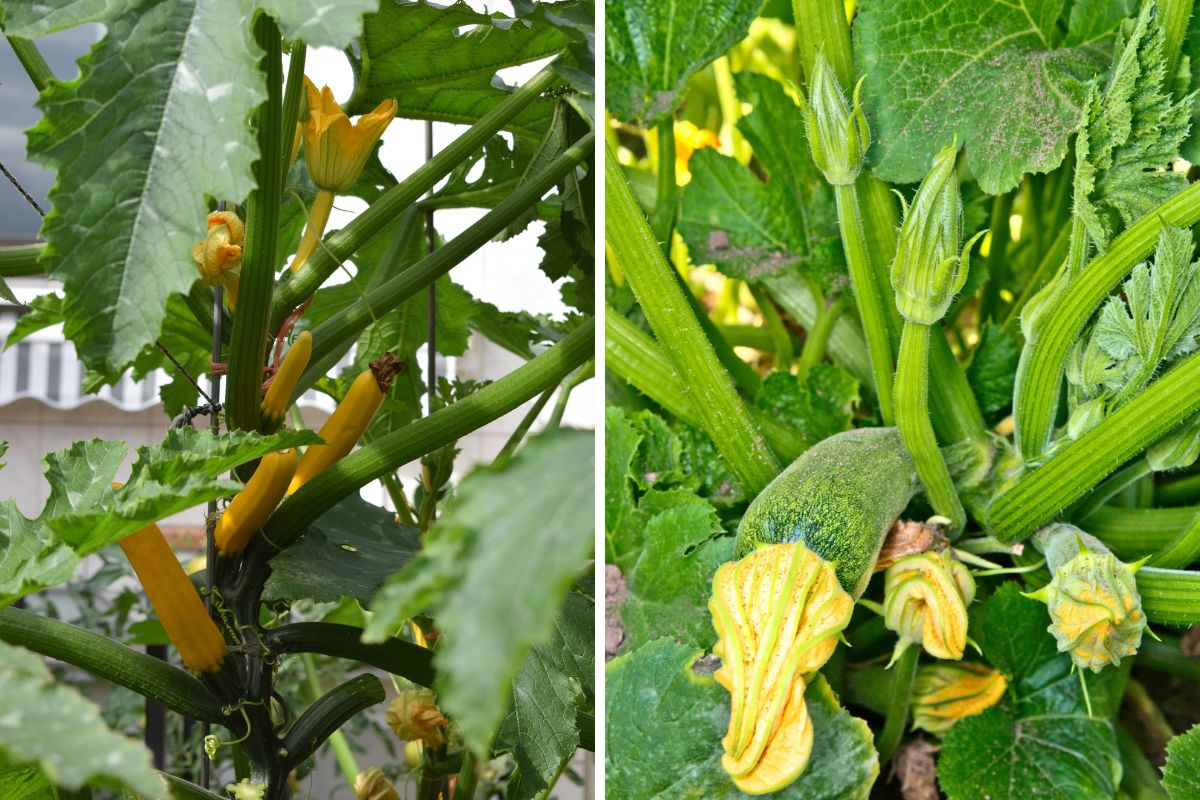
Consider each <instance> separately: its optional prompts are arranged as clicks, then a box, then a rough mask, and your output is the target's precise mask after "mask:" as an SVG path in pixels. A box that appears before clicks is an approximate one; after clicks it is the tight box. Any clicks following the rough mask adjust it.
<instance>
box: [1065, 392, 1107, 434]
mask: <svg viewBox="0 0 1200 800" xmlns="http://www.w3.org/2000/svg"><path fill="white" fill-rule="evenodd" d="M1106 407H1107V404H1106V402H1105V400H1104V398H1103V397H1094V398H1092V399H1091V400H1088V401H1086V402H1083V403H1080V404H1079V405H1077V406H1075V410H1074V411H1072V412H1071V416H1070V417H1068V418H1067V436H1069V437H1071V438H1072V439H1078V438H1079V437H1080V436H1083V435H1084V434H1085V433H1087V432H1088V431H1090V430H1091V429H1092V428H1094V427H1096V426H1097V425H1099V424H1100V423H1101V422H1103V421H1104V415H1105V409H1106Z"/></svg>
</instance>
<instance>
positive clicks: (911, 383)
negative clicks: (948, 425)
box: [896, 322, 967, 535]
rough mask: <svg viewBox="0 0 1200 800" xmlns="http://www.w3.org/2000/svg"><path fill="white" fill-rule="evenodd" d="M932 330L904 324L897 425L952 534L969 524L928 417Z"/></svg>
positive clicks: (898, 378) (909, 323)
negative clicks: (946, 519)
mask: <svg viewBox="0 0 1200 800" xmlns="http://www.w3.org/2000/svg"><path fill="white" fill-rule="evenodd" d="M929 333H930V327H929V326H928V325H921V324H920V323H917V322H905V323H904V333H903V335H902V336H901V337H900V359H899V361H898V363H897V367H896V427H897V428H898V429H899V430H900V438H901V439H902V440H903V441H904V446H905V447H906V448H907V449H908V452H909V454H910V455H911V456H912V459H913V466H915V467H916V469H917V475H918V476H920V478H921V483H922V484H924V486H925V494H926V496H927V497H928V498H929V502H930V504H931V505H932V506H933V509H934V511H936V512H937V513H939V514H941V515H942V516H944V517H946V518H948V519H949V520H950V522H951V526H950V527H951V532H952V534H951V535H956V534H957V532H958V531H961V530H962V527H963V525H964V524H965V523H966V520H967V515H966V512H964V511H963V507H962V502H961V501H960V500H959V499H958V493H957V492H956V491H955V490H954V480H953V479H952V478H951V477H950V470H949V469H947V468H946V462H945V460H944V459H943V458H942V452H941V451H940V450H939V449H938V445H937V437H936V436H935V435H934V433H933V423H931V422H930V420H929Z"/></svg>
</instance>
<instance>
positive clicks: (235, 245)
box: [192, 211, 246, 308]
mask: <svg viewBox="0 0 1200 800" xmlns="http://www.w3.org/2000/svg"><path fill="white" fill-rule="evenodd" d="M245 241H246V226H245V225H243V224H242V221H241V220H240V219H238V215H237V214H234V213H233V212H232V211H214V212H212V213H211V214H209V215H208V233H207V234H205V236H204V239H203V240H202V241H199V242H196V246H195V247H193V248H192V260H193V261H194V262H196V269H198V270H200V282H201V283H202V284H204V285H205V286H216V285H218V284H219V285H221V286H224V287H225V293H226V297H227V299H228V301H229V307H230V308H236V307H237V290H238V279H239V278H240V277H241V274H242V245H243V244H245Z"/></svg>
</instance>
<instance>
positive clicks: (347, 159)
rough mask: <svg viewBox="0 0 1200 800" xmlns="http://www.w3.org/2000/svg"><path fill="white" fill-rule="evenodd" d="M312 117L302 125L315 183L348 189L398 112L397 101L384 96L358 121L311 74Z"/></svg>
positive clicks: (307, 85) (307, 87)
mask: <svg viewBox="0 0 1200 800" xmlns="http://www.w3.org/2000/svg"><path fill="white" fill-rule="evenodd" d="M304 90H305V92H306V93H307V94H308V120H307V121H305V122H304V124H303V127H302V129H301V137H302V138H303V140H304V160H305V163H306V164H308V172H309V175H310V176H311V177H312V179H313V183H315V184H317V186H319V187H321V188H322V189H329V190H331V191H334V192H344V191H345V190H347V189H349V188H350V187H351V186H353V185H354V181H356V180H357V179H358V174H359V173H360V172H362V168H363V166H364V165H365V164H366V163H367V159H368V158H369V157H370V156H371V149H372V148H373V147H375V143H376V142H377V141H379V137H380V136H382V135H383V132H384V130H386V129H387V126H388V124H389V123H390V122H391V121H392V119H393V118H394V117H395V116H396V110H397V106H396V101H395V100H392V99H390V98H389V99H387V100H384V101H383V102H382V103H380V104H379V105H378V106H376V107H375V109H374V110H373V111H371V112H370V113H369V114H364V115H363V116H362V117H360V118H359V120H358V123H357V124H355V123H352V122H350V118H349V117H347V116H346V114H345V112H344V111H342V107H341V106H339V105H338V103H337V101H336V100H334V99H333V92H332V91H330V89H329V87H328V86H326V87H324V88H322V89H321V90H320V91H318V90H317V87H316V86H315V85H313V83H312V81H310V80H309V79H308V78H307V77H305V79H304Z"/></svg>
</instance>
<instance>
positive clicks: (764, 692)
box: [708, 542, 854, 794]
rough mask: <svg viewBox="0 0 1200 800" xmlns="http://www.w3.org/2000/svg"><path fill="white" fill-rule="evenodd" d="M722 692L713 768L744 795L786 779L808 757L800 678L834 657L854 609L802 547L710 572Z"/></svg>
mask: <svg viewBox="0 0 1200 800" xmlns="http://www.w3.org/2000/svg"><path fill="white" fill-rule="evenodd" d="M708 608H709V611H710V612H712V617H713V627H715V628H716V631H717V636H718V637H719V640H718V642H717V645H716V647H715V648H713V652H714V653H715V654H717V655H719V656H720V657H721V660H722V665H721V668H720V669H719V670H717V672H716V674H715V675H714V676H713V677H715V678H716V680H717V682H718V683H720V684H721V685H722V686H724V687H725V688H726V689H728V690H729V694H730V706H731V708H730V714H729V730H728V732H727V733H726V734H725V738H724V739H722V741H721V744H722V745H723V746H724V748H725V755H724V756H723V757H722V759H721V765H722V766H723V767H724V768H725V771H726V772H728V773H729V774H730V775H731V776H732V777H733V782H734V783H735V784H736V785H737V787H738V788H739V789H741V790H742V791H743V792H747V793H749V794H763V793H766V792H774V791H778V790H779V789H782V788H783V787H785V786H787V785H788V784H789V783H791V782H792V781H794V780H795V779H796V778H797V777H798V776H799V775H800V773H801V772H803V771H804V767H805V766H806V765H807V764H808V757H809V755H810V754H811V752H812V744H813V733H812V721H811V720H810V719H809V717H808V707H807V706H806V704H805V702H804V692H805V689H806V687H807V684H806V683H805V680H804V675H805V674H807V673H810V672H812V671H814V670H816V669H819V668H820V667H821V666H822V665H823V664H824V663H825V662H826V661H827V660H828V659H829V656H830V655H832V654H833V650H834V648H835V647H836V646H837V642H838V635H839V634H840V633H841V631H842V629H843V628H845V627H846V625H847V624H848V623H849V622H850V614H851V612H852V611H853V608H854V601H853V600H852V599H851V597H850V595H849V594H847V593H846V591H845V590H844V589H842V587H841V585H840V584H839V583H838V580H837V576H836V575H835V574H834V571H833V567H832V566H830V565H829V564H827V563H826V562H825V561H823V560H822V559H821V558H820V557H818V556H817V555H816V554H815V553H813V552H812V551H811V550H809V549H808V548H807V547H805V546H804V545H803V544H801V543H798V542H797V543H793V544H774V545H769V546H766V547H761V548H759V549H757V550H755V551H754V552H752V553H750V554H749V555H748V556H746V557H745V558H743V559H742V560H740V561H734V562H730V563H728V564H725V565H723V566H722V567H721V568H720V569H718V570H717V574H716V576H715V577H714V578H713V594H712V598H711V599H710V600H709V603H708Z"/></svg>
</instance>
